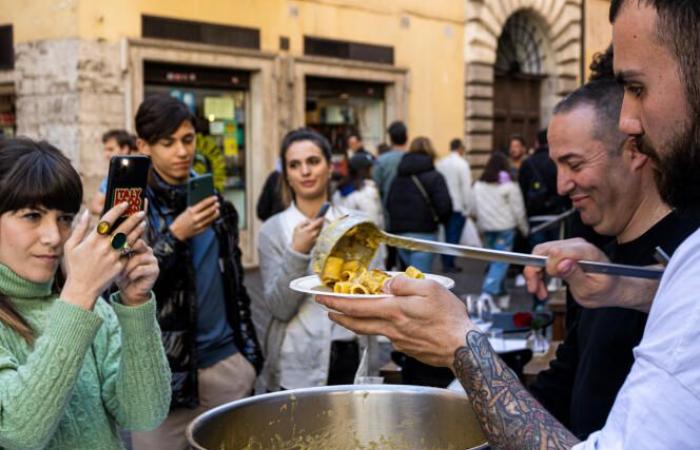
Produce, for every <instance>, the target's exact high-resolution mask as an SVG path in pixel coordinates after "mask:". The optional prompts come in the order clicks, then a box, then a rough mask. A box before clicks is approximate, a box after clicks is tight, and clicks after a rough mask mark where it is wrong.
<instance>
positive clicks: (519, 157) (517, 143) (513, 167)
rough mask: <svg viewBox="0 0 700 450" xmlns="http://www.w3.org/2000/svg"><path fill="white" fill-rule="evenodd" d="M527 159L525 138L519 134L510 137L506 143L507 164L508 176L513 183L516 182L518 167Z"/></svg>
mask: <svg viewBox="0 0 700 450" xmlns="http://www.w3.org/2000/svg"><path fill="white" fill-rule="evenodd" d="M527 157H528V149H527V143H526V142H525V138H524V137H522V136H520V135H519V134H514V135H512V136H511V137H510V142H509V143H508V163H509V164H510V176H511V178H512V179H513V181H517V180H518V176H519V173H520V166H522V164H523V162H525V160H526V159H527Z"/></svg>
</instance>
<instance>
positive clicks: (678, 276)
mask: <svg viewBox="0 0 700 450" xmlns="http://www.w3.org/2000/svg"><path fill="white" fill-rule="evenodd" d="M634 357H635V362H634V365H633V366H632V370H631V372H630V374H629V375H628V376H627V379H626V380H625V384H624V385H623V386H622V389H621V390H620V392H619V393H618V395H617V398H616V399H615V404H614V405H613V408H612V411H611V412H610V415H609V416H608V420H607V422H606V423H605V426H604V427H603V429H602V430H600V431H598V432H596V433H593V434H591V436H589V438H588V440H587V441H586V442H582V443H581V444H579V445H577V446H575V447H574V449H576V450H584V449H586V450H588V449H623V448H624V449H634V450H643V449H654V450H659V449H674V450H683V449H700V231H696V232H695V233H694V234H692V235H691V236H690V237H689V238H688V239H686V240H685V242H683V244H681V246H680V247H679V248H678V249H677V250H676V252H675V253H674V255H673V258H671V261H670V263H669V265H668V267H667V268H666V272H665V273H664V276H663V278H662V280H661V284H660V285H659V289H658V291H657V293H656V297H655V298H654V303H653V305H652V308H651V311H650V312H649V319H648V321H647V325H646V328H645V330H644V337H643V338H642V341H641V342H640V344H639V346H638V347H637V348H635V349H634Z"/></svg>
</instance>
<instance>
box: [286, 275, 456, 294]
mask: <svg viewBox="0 0 700 450" xmlns="http://www.w3.org/2000/svg"><path fill="white" fill-rule="evenodd" d="M387 273H388V274H389V275H391V276H394V275H397V274H400V273H403V272H387ZM425 278H427V279H429V280H435V281H437V282H438V283H440V284H441V285H443V286H445V287H446V288H447V289H452V288H453V287H454V285H455V282H454V280H452V279H451V278H447V277H443V276H442V275H433V274H430V273H426V274H425ZM289 288H290V289H291V290H293V291H297V292H303V293H305V294H311V295H325V296H328V297H343V298H384V297H391V294H340V293H336V292H333V291H332V290H331V288H329V287H326V286H324V285H323V284H321V280H320V279H319V278H318V275H308V276H305V277H301V278H297V279H296V280H292V281H291V282H290V283H289Z"/></svg>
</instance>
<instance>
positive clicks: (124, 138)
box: [102, 130, 137, 151]
mask: <svg viewBox="0 0 700 450" xmlns="http://www.w3.org/2000/svg"><path fill="white" fill-rule="evenodd" d="M110 139H114V140H115V141H117V145H118V146H119V147H122V148H124V147H129V150H130V151H136V150H137V147H136V139H134V136H132V135H130V134H129V133H128V132H127V131H126V130H109V131H108V132H106V133H105V134H103V135H102V143H103V144H106V143H107V142H108V141H109V140H110Z"/></svg>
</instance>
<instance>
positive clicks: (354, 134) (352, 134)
mask: <svg viewBox="0 0 700 450" xmlns="http://www.w3.org/2000/svg"><path fill="white" fill-rule="evenodd" d="M351 137H354V138H355V139H357V140H358V141H362V134H361V133H360V132H359V131H357V130H353V131H351V132H350V133H349V134H348V139H350V138H351Z"/></svg>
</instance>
